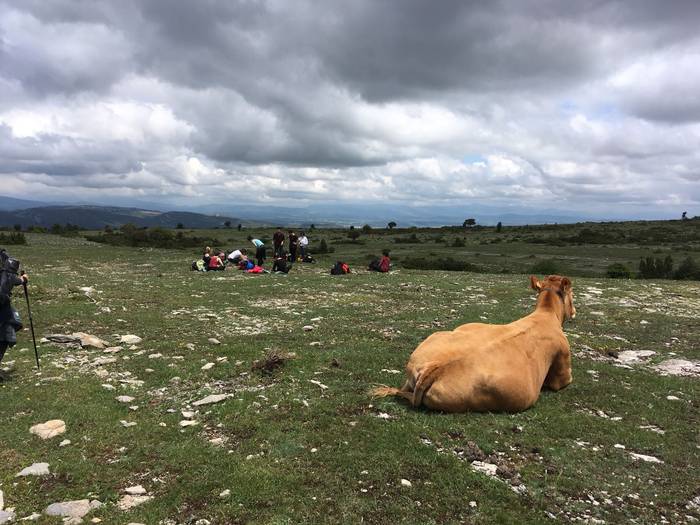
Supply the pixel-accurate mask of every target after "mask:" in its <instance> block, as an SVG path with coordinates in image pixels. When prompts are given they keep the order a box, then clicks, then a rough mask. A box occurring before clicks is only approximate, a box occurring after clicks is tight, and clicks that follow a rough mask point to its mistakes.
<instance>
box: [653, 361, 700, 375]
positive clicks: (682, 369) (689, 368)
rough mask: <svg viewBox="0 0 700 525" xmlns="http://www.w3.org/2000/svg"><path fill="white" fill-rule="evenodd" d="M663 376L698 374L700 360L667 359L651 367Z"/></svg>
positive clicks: (699, 372)
mask: <svg viewBox="0 0 700 525" xmlns="http://www.w3.org/2000/svg"><path fill="white" fill-rule="evenodd" d="M653 368H654V370H656V371H658V372H659V373H660V374H661V375H664V376H695V377H698V376H700V362H698V361H686V360H685V359H667V360H666V361H662V362H661V363H659V364H658V365H656V366H654V367H653Z"/></svg>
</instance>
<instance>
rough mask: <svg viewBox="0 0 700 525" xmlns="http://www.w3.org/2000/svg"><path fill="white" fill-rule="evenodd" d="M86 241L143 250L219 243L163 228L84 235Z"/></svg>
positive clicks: (216, 240)
mask: <svg viewBox="0 0 700 525" xmlns="http://www.w3.org/2000/svg"><path fill="white" fill-rule="evenodd" d="M85 238H86V239H87V240H88V241H93V242H99V243H104V244H109V245H112V246H133V247H144V248H166V249H178V248H193V247H203V246H217V245H220V244H221V242H220V241H219V240H218V239H215V238H212V237H186V236H185V235H183V234H182V232H178V233H177V234H174V233H173V232H171V231H169V230H165V229H163V228H153V229H132V228H122V230H121V231H116V232H115V231H113V232H103V233H98V234H97V235H86V236H85Z"/></svg>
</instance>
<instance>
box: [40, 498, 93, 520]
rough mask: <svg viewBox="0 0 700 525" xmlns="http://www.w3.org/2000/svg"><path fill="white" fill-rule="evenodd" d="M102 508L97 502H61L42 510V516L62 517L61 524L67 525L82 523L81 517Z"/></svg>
mask: <svg viewBox="0 0 700 525" xmlns="http://www.w3.org/2000/svg"><path fill="white" fill-rule="evenodd" d="M101 506H102V503H100V502H99V501H97V500H92V501H90V500H87V499H80V500H75V501H63V502H61V503H52V504H51V505H49V506H48V507H46V508H45V509H44V514H47V515H49V516H62V517H63V518H64V520H63V522H64V523H66V524H69V525H72V524H77V523H82V522H83V517H85V516H86V515H87V514H89V513H90V511H92V510H94V509H97V508H99V507H101Z"/></svg>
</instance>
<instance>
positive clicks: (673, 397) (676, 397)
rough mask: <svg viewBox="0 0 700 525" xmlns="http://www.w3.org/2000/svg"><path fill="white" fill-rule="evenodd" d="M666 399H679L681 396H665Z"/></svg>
mask: <svg viewBox="0 0 700 525" xmlns="http://www.w3.org/2000/svg"><path fill="white" fill-rule="evenodd" d="M666 399H668V400H669V401H680V400H681V398H680V397H678V396H666Z"/></svg>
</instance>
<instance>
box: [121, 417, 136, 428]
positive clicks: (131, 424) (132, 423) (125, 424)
mask: <svg viewBox="0 0 700 525" xmlns="http://www.w3.org/2000/svg"><path fill="white" fill-rule="evenodd" d="M119 423H121V425H122V426H123V427H124V428H129V427H135V426H136V421H125V420H123V419H120V420H119Z"/></svg>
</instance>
